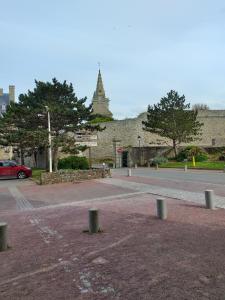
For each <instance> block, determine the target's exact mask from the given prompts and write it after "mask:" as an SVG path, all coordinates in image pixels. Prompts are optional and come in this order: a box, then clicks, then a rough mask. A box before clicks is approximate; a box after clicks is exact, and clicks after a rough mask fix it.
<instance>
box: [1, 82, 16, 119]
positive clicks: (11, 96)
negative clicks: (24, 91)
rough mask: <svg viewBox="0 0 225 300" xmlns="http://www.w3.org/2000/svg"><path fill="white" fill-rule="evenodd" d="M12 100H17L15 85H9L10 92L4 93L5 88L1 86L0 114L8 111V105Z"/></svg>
mask: <svg viewBox="0 0 225 300" xmlns="http://www.w3.org/2000/svg"><path fill="white" fill-rule="evenodd" d="M10 102H15V86H14V85H10V86H9V92H8V93H3V89H2V88H0V115H1V114H2V113H3V112H5V111H6V107H7V105H9V103H10Z"/></svg>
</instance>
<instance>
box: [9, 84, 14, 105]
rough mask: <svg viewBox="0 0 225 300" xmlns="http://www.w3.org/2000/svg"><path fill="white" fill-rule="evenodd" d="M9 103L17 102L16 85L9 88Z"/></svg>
mask: <svg viewBox="0 0 225 300" xmlns="http://www.w3.org/2000/svg"><path fill="white" fill-rule="evenodd" d="M9 102H15V85H10V86H9Z"/></svg>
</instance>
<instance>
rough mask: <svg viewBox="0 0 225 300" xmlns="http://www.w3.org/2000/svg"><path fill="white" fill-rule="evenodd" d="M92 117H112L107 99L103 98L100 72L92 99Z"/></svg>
mask: <svg viewBox="0 0 225 300" xmlns="http://www.w3.org/2000/svg"><path fill="white" fill-rule="evenodd" d="M92 107H93V115H102V116H105V117H112V113H111V111H110V110H109V99H108V98H106V96H105V90H104V86H103V82H102V76H101V72H100V70H99V72H98V80H97V86H96V90H95V92H94V95H93V99H92Z"/></svg>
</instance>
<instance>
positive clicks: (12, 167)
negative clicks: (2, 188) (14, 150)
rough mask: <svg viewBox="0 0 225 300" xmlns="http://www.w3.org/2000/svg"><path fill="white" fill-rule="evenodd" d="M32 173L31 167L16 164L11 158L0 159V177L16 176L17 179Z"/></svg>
mask: <svg viewBox="0 0 225 300" xmlns="http://www.w3.org/2000/svg"><path fill="white" fill-rule="evenodd" d="M31 175H32V170H31V168H28V167H26V166H20V165H17V163H16V162H15V161H12V160H0V177H1V178H7V177H17V178H18V179H24V178H27V177H30V176H31Z"/></svg>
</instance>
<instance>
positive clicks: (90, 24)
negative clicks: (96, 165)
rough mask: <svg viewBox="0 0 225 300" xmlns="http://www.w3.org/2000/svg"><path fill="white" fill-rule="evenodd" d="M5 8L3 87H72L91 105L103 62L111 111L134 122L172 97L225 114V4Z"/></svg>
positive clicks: (52, 1)
mask: <svg viewBox="0 0 225 300" xmlns="http://www.w3.org/2000/svg"><path fill="white" fill-rule="evenodd" d="M0 2H1V17H0V45H1V46H0V87H3V88H4V90H7V89H8V85H9V84H15V85H16V92H17V96H18V95H19V94H20V93H24V92H26V91H27V90H28V89H33V87H34V79H37V80H42V81H47V80H48V81H49V80H51V78H53V77H56V78H57V79H59V80H64V79H66V80H67V81H68V82H72V83H73V85H74V88H75V92H76V94H77V96H78V97H80V98H81V97H84V96H87V98H88V102H90V101H91V98H92V95H93V92H94V89H95V86H96V77H97V72H98V62H101V70H102V76H103V80H104V85H105V90H106V94H107V96H108V97H109V98H110V100H111V102H110V109H111V111H112V112H113V114H114V116H115V117H116V118H119V119H121V118H124V117H133V116H136V115H137V114H138V113H140V112H143V111H144V110H146V108H147V105H148V104H153V103H156V102H158V101H159V100H160V98H161V97H162V96H164V95H165V94H166V93H167V92H168V91H169V90H171V89H174V90H177V91H178V92H179V93H180V94H184V95H185V96H186V99H187V101H188V102H191V104H194V103H205V104H208V105H209V107H210V108H211V109H225V1H222V0H214V1H212V0H157V1H153V0H111V1H110V0H64V1H61V0H39V1H34V0H20V1H18V0H11V1H3V0H0Z"/></svg>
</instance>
